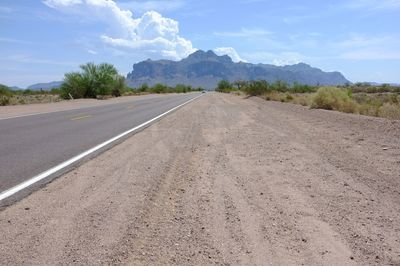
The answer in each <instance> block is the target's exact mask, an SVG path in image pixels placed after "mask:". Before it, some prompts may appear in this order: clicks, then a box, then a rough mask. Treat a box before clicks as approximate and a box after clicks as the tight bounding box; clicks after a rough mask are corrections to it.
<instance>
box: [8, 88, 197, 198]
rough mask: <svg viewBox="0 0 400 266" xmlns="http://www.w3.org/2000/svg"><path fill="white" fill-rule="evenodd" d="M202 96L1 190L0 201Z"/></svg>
mask: <svg viewBox="0 0 400 266" xmlns="http://www.w3.org/2000/svg"><path fill="white" fill-rule="evenodd" d="M201 96H203V94H200V95H199V96H197V97H195V98H192V99H190V100H188V101H186V102H184V103H182V104H180V105H178V106H176V107H174V108H172V109H170V110H168V111H166V112H164V113H162V114H160V115H158V116H156V117H154V118H152V119H150V120H148V121H147V122H144V123H142V124H140V125H138V126H136V127H134V128H131V129H129V130H127V131H125V132H123V133H121V134H119V135H118V136H115V137H113V138H111V139H109V140H107V141H105V142H103V143H101V144H99V145H97V146H95V147H93V148H91V149H89V150H87V151H85V152H83V153H81V154H79V155H77V156H75V157H72V158H71V159H69V160H67V161H65V162H63V163H60V164H59V165H57V166H55V167H53V168H50V169H49V170H46V171H44V172H43V173H41V174H39V175H37V176H34V177H32V178H31V179H29V180H27V181H25V182H22V183H21V184H19V185H16V186H15V187H12V188H10V189H8V190H6V191H3V192H1V193H0V201H2V200H4V199H6V198H8V197H11V196H12V195H14V194H15V193H17V192H20V191H21V190H23V189H25V188H28V187H30V186H32V185H33V184H35V183H37V182H39V181H41V180H43V179H45V178H46V177H48V176H50V175H52V174H54V173H57V172H58V171H60V170H62V169H64V168H65V167H67V166H69V165H71V164H73V163H75V162H77V161H79V160H81V159H83V158H84V157H86V156H88V155H90V154H92V153H94V152H96V151H98V150H100V149H101V148H103V147H105V146H107V145H109V144H111V143H113V142H114V141H116V140H119V139H121V138H123V137H124V136H126V135H128V134H130V133H132V132H135V131H137V130H139V129H141V128H143V127H145V126H147V125H149V124H151V123H152V122H154V121H156V120H158V119H160V118H162V117H164V116H166V115H167V114H169V113H171V112H173V111H175V110H176V109H178V108H180V107H182V106H184V105H186V104H188V103H190V102H192V101H194V100H196V99H197V98H199V97H201Z"/></svg>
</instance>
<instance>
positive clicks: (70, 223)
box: [0, 93, 400, 265]
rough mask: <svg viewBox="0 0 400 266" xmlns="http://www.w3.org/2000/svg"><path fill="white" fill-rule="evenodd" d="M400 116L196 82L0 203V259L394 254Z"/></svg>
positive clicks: (293, 261) (289, 258) (328, 259)
mask: <svg viewBox="0 0 400 266" xmlns="http://www.w3.org/2000/svg"><path fill="white" fill-rule="evenodd" d="M399 174H400V123H399V122H398V121H397V122H395V121H390V120H385V119H377V118H370V117H363V116H357V115H348V114H342V113H337V112H329V111H320V110H309V109H307V108H304V107H302V106H296V105H291V104H282V103H278V102H265V101H263V100H261V99H257V98H250V99H242V98H240V97H237V96H232V95H223V94H217V93H210V94H207V95H205V96H204V97H201V98H200V99H198V100H196V101H195V102H193V103H191V104H190V105H187V106H185V107H183V108H181V109H180V110H178V111H177V112H175V113H173V114H171V115H169V116H167V117H166V118H164V119H162V120H161V121H159V122H158V123H156V124H154V125H152V126H151V127H149V128H147V129H146V130H144V131H142V132H140V133H138V134H136V135H134V136H133V137H131V138H129V139H128V140H126V141H125V142H123V143H121V144H120V145H117V146H115V147H114V148H113V149H111V150H109V151H107V152H105V153H103V154H101V155H100V156H98V157H97V158H95V159H93V160H91V161H89V162H87V163H85V164H84V165H82V166H80V167H79V168H77V169H76V170H74V171H72V172H70V173H68V174H66V175H64V176H62V177H60V178H58V179H57V180H55V181H54V182H52V183H51V184H49V185H47V186H46V187H45V188H44V189H42V190H40V191H38V192H36V193H34V194H32V195H30V196H29V197H27V198H25V199H23V200H22V201H20V202H18V203H16V204H15V205H13V206H10V207H8V208H6V209H5V210H3V211H2V212H0V264H1V265H24V264H25V265H26V264H30V265H54V264H89V265H98V264H131V265H171V264H179V265H209V264H225V265H229V264H231V265H267V264H271V265H301V264H304V265H353V264H354V265H398V264H400V243H399V241H400V176H399Z"/></svg>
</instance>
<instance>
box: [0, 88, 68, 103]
mask: <svg viewBox="0 0 400 266" xmlns="http://www.w3.org/2000/svg"><path fill="white" fill-rule="evenodd" d="M61 100H62V99H61V98H60V90H59V89H52V90H49V91H46V90H29V89H27V90H12V89H10V88H8V87H7V86H5V85H2V84H0V106H4V105H17V104H28V103H50V102H58V101H61Z"/></svg>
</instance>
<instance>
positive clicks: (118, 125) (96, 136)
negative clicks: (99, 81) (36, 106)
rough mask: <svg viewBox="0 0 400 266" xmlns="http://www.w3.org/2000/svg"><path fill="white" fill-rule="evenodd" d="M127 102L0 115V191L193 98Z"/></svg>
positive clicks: (192, 95)
mask: <svg viewBox="0 0 400 266" xmlns="http://www.w3.org/2000/svg"><path fill="white" fill-rule="evenodd" d="M198 95H199V94H198V93H191V94H177V95H159V96H152V97H148V96H145V97H136V98H134V99H133V100H130V101H127V102H126V101H124V102H120V103H114V104H107V105H101V106H92V107H88V108H80V109H74V110H65V111H60V112H50V113H44V114H38V115H33V116H23V117H16V118H11V119H0V151H1V153H0V192H2V191H5V190H7V189H9V188H11V187H13V186H15V185H17V184H20V183H21V182H23V181H25V180H27V179H29V178H31V177H33V176H36V175H38V174H39V173H41V172H43V171H45V170H48V169H49V168H51V167H54V166H56V165H58V164H60V163H62V162H64V161H66V160H67V159H70V158H72V157H73V156H75V155H78V154H80V153H82V152H84V151H86V150H88V149H90V148H92V147H94V146H96V145H98V144H100V143H102V142H104V141H106V140H108V139H110V138H112V137H114V136H116V135H118V134H120V133H122V132H124V131H126V130H128V129H131V128H133V127H135V126H137V125H139V124H141V123H143V122H145V121H147V120H149V119H151V118H153V117H156V116H158V115H159V114H162V113H163V112H165V111H167V110H169V109H171V108H173V107H175V106H177V105H179V104H182V103H184V102H186V101H188V100H189V99H192V98H194V97H196V96H198Z"/></svg>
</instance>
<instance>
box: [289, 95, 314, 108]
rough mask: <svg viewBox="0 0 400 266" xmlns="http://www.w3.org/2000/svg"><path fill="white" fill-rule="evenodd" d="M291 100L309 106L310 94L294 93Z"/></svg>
mask: <svg viewBox="0 0 400 266" xmlns="http://www.w3.org/2000/svg"><path fill="white" fill-rule="evenodd" d="M292 102H293V103H295V104H300V105H303V106H309V105H311V94H301V95H299V94H296V95H295V96H294V99H293V101H292Z"/></svg>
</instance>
